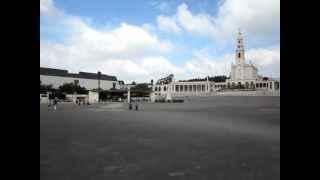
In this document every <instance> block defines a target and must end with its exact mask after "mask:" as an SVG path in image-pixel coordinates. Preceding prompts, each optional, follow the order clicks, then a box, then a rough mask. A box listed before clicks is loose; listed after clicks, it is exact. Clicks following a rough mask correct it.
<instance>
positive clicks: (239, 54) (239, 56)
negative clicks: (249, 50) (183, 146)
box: [236, 28, 245, 65]
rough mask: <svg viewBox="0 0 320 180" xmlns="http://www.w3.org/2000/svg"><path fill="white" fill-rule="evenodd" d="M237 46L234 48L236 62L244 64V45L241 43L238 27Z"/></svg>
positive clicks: (241, 38)
mask: <svg viewBox="0 0 320 180" xmlns="http://www.w3.org/2000/svg"><path fill="white" fill-rule="evenodd" d="M236 44H237V48H236V64H242V65H244V64H245V56H244V45H243V37H242V33H241V31H240V28H238V36H237V43H236Z"/></svg>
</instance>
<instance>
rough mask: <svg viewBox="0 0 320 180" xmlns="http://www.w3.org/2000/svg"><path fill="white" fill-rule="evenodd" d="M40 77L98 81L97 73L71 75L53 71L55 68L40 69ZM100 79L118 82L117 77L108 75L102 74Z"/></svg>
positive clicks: (62, 71) (56, 70)
mask: <svg viewBox="0 0 320 180" xmlns="http://www.w3.org/2000/svg"><path fill="white" fill-rule="evenodd" d="M40 75H46V76H59V77H72V78H81V79H97V80H98V74H97V73H89V72H79V73H78V74H76V73H69V72H68V71H67V70H63V69H53V68H45V67H40ZM100 79H101V80H107V81H117V77H116V76H110V75H106V74H101V78H100Z"/></svg>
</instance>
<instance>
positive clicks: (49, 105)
mask: <svg viewBox="0 0 320 180" xmlns="http://www.w3.org/2000/svg"><path fill="white" fill-rule="evenodd" d="M51 101H52V100H51V99H49V104H48V107H49V108H50V107H51Z"/></svg>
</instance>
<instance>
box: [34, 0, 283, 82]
mask: <svg viewBox="0 0 320 180" xmlns="http://www.w3.org/2000/svg"><path fill="white" fill-rule="evenodd" d="M261 8H263V9H262V10H261ZM40 13H41V18H40V19H41V20H40V36H41V37H40V38H41V43H40V45H41V49H40V65H41V66H46V67H54V68H64V69H68V70H70V71H93V72H96V71H97V70H98V69H99V70H101V71H102V72H103V73H105V74H113V75H116V76H117V77H118V78H119V79H123V80H125V81H132V80H135V81H149V79H150V78H159V77H161V76H166V75H167V74H168V73H170V72H172V73H174V74H175V75H176V77H177V79H184V78H192V77H194V76H197V77H202V76H206V75H210V76H213V75H218V74H225V75H228V73H229V71H230V65H231V62H234V59H233V52H234V46H235V38H236V33H237V30H238V28H241V31H242V32H243V33H244V35H245V47H246V50H247V56H246V57H247V59H248V60H252V61H253V62H254V64H256V65H257V66H258V68H259V72H260V73H261V74H263V75H267V76H273V77H280V70H279V67H280V23H279V20H280V17H279V16H280V3H279V1H277V0H268V1H267V0H265V1H262V2H258V3H257V2H256V1H254V0H224V1H222V0H167V1H166V0H163V1H159V0H135V1H129V0H117V1H110V0H108V1H106V0H91V1H84V0H41V1H40ZM110 66H112V67H114V68H110ZM118 66H119V67H118ZM136 71H138V72H136Z"/></svg>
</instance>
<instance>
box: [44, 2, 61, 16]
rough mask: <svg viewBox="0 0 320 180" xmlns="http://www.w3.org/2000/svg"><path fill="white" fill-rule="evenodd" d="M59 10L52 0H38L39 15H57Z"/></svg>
mask: <svg viewBox="0 0 320 180" xmlns="http://www.w3.org/2000/svg"><path fill="white" fill-rule="evenodd" d="M60 13H61V11H60V10H58V9H57V8H56V7H55V5H54V3H53V0H40V15H48V16H50V15H58V14H60Z"/></svg>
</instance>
